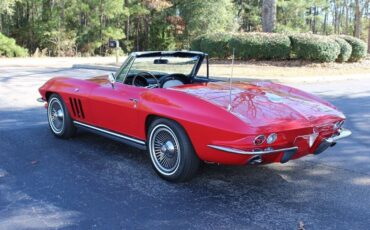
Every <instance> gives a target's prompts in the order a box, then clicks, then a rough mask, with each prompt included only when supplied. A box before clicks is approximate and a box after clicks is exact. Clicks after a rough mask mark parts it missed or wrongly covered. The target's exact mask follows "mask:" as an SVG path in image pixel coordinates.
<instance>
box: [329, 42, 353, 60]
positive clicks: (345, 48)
mask: <svg viewBox="0 0 370 230" xmlns="http://www.w3.org/2000/svg"><path fill="white" fill-rule="evenodd" d="M331 38H332V39H334V40H335V41H336V42H337V43H338V45H339V46H340V54H339V56H338V58H337V60H336V61H337V62H346V61H348V60H349V58H350V57H351V54H352V46H351V45H350V44H349V43H348V42H346V40H344V39H342V38H340V37H337V36H332V37H331Z"/></svg>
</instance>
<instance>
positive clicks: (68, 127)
mask: <svg viewBox="0 0 370 230" xmlns="http://www.w3.org/2000/svg"><path fill="white" fill-rule="evenodd" d="M48 121H49V127H50V129H51V131H52V132H53V134H54V135H55V136H57V137H60V138H70V137H72V136H73V135H74V134H75V132H76V128H75V127H74V125H73V121H72V118H71V117H70V115H69V113H68V110H67V107H66V105H65V103H64V102H63V99H62V98H61V97H60V96H59V95H58V94H52V95H51V96H50V97H49V100H48Z"/></svg>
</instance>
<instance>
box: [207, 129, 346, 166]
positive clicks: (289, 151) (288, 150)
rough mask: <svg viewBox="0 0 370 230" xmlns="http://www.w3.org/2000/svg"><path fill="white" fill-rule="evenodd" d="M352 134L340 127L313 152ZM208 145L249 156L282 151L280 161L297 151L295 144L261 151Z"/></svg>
mask: <svg viewBox="0 0 370 230" xmlns="http://www.w3.org/2000/svg"><path fill="white" fill-rule="evenodd" d="M351 134H352V132H351V131H350V130H348V129H341V130H340V132H339V134H338V135H337V136H333V137H330V138H326V139H323V140H322V142H321V143H320V145H319V146H318V147H317V149H316V151H315V152H314V154H320V153H322V152H323V151H325V150H326V149H327V148H329V147H331V146H334V145H335V144H336V141H338V140H340V139H342V138H345V137H348V136H350V135H351ZM208 147H210V148H213V149H216V150H219V151H223V152H228V153H234V154H241V155H250V156H261V155H265V154H271V153H279V152H283V153H284V155H283V157H282V158H281V160H280V162H281V163H285V162H288V161H289V160H290V159H291V158H292V157H293V155H294V154H295V153H296V152H297V151H298V147H297V146H293V147H289V148H281V149H270V150H267V149H266V150H261V151H244V150H241V149H235V148H231V147H225V146H219V145H208Z"/></svg>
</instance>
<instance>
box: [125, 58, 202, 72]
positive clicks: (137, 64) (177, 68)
mask: <svg viewBox="0 0 370 230" xmlns="http://www.w3.org/2000/svg"><path fill="white" fill-rule="evenodd" d="M198 60H199V56H197V55H194V56H193V57H173V56H172V57H171V56H168V57H166V56H158V57H139V58H136V59H135V61H134V63H133V64H132V66H131V69H130V74H135V73H139V72H150V73H152V74H172V73H181V74H185V75H189V74H191V73H192V71H193V69H194V66H195V65H196V64H197V62H198Z"/></svg>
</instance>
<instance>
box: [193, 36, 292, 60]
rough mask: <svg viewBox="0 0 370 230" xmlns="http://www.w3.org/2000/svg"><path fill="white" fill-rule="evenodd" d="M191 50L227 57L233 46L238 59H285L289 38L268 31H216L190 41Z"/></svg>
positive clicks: (288, 50)
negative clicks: (233, 32) (238, 32)
mask: <svg viewBox="0 0 370 230" xmlns="http://www.w3.org/2000/svg"><path fill="white" fill-rule="evenodd" d="M191 48H192V50H200V51H203V52H206V53H208V54H209V55H210V56H211V57H215V58H227V57H230V56H231V55H232V49H233V48H235V58H238V59H279V60H280V59H287V58H289V53H290V40H289V38H288V37H287V36H285V35H282V34H270V33H240V34H230V33H216V34H208V35H201V36H199V37H197V38H196V39H194V40H193V42H192V43H191Z"/></svg>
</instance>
